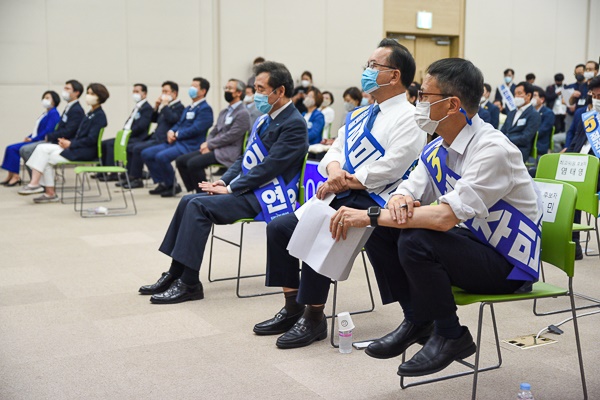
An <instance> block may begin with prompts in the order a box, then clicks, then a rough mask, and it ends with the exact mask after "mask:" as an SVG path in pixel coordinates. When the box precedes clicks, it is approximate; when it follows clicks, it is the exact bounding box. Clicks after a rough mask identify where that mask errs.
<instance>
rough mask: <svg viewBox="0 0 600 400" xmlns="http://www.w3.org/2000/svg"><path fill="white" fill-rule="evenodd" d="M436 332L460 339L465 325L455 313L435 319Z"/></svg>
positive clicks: (448, 337)
mask: <svg viewBox="0 0 600 400" xmlns="http://www.w3.org/2000/svg"><path fill="white" fill-rule="evenodd" d="M435 333H436V334H438V335H440V336H442V337H445V338H447V339H458V338H459V337H460V336H461V335H462V334H463V327H462V326H460V323H459V322H458V316H457V315H456V314H453V315H451V316H449V317H446V318H442V319H436V320H435Z"/></svg>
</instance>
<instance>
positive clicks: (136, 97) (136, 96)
mask: <svg viewBox="0 0 600 400" xmlns="http://www.w3.org/2000/svg"><path fill="white" fill-rule="evenodd" d="M131 98H132V99H133V101H135V102H136V103H139V102H140V101H142V95H141V94H139V93H134V94H132V95H131Z"/></svg>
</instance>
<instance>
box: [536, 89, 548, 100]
mask: <svg viewBox="0 0 600 400" xmlns="http://www.w3.org/2000/svg"><path fill="white" fill-rule="evenodd" d="M533 92H534V93H537V94H538V96H539V97H541V98H543V99H544V101H546V91H545V90H544V89H542V88H541V87H539V86H534V87H533Z"/></svg>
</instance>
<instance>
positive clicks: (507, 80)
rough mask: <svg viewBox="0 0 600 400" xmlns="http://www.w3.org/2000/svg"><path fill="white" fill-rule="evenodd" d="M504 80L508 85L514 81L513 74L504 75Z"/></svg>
mask: <svg viewBox="0 0 600 400" xmlns="http://www.w3.org/2000/svg"><path fill="white" fill-rule="evenodd" d="M504 82H506V84H507V85H508V84H509V83H511V82H512V76H505V77H504Z"/></svg>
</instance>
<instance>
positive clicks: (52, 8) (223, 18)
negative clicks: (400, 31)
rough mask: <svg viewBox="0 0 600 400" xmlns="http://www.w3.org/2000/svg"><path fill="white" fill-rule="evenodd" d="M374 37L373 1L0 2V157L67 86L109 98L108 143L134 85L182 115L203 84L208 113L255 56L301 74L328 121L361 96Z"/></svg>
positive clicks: (379, 14) (379, 18)
mask: <svg viewBox="0 0 600 400" xmlns="http://www.w3.org/2000/svg"><path fill="white" fill-rule="evenodd" d="M365 22H368V23H365ZM382 32H383V1H382V0H377V1H374V2H373V3H372V4H370V5H369V7H364V2H363V1H360V0H326V1H323V0H305V1H303V2H298V1H294V0H220V1H219V0H176V1H165V0H102V1H94V0H25V1H4V0H0V93H2V95H0V121H1V123H0V149H3V148H4V147H5V146H6V145H7V144H10V143H14V142H16V141H20V140H22V138H23V137H24V136H26V135H27V134H28V133H29V132H30V130H31V129H32V128H33V124H34V121H35V119H36V117H37V116H38V115H39V114H40V112H41V111H42V108H41V106H40V100H41V94H42V93H43V91H45V90H47V89H52V90H55V91H57V92H58V93H60V91H61V89H62V86H63V84H64V82H65V81H66V80H68V79H71V78H75V79H78V80H79V81H81V82H82V83H83V84H84V85H87V84H89V83H91V82H100V83H103V84H105V85H106V86H107V87H108V89H109V91H110V95H111V96H110V98H109V99H108V101H107V102H106V104H105V106H104V109H105V111H106V113H107V117H108V121H109V126H108V128H107V131H106V134H105V136H106V137H111V136H113V135H114V134H115V132H116V131H117V130H118V129H119V128H120V127H121V126H122V124H123V123H124V121H125V119H126V117H127V116H128V114H129V112H130V110H131V108H132V107H133V102H132V100H131V86H132V84H133V83H135V82H142V83H145V84H147V85H148V87H149V98H150V99H151V100H152V101H153V100H154V99H156V97H157V96H158V95H159V93H160V84H161V83H162V82H163V81H164V80H167V79H170V80H174V81H175V82H177V83H179V85H180V91H181V98H182V99H183V100H184V103H185V104H189V97H188V96H187V88H188V86H189V84H190V82H191V79H192V78H193V77H194V76H202V77H205V78H207V79H208V80H209V81H210V83H211V90H210V92H209V96H208V101H209V103H210V104H211V105H212V106H213V109H214V110H215V112H218V110H220V109H221V108H222V107H224V105H225V101H224V100H223V98H222V97H223V93H222V89H221V88H222V87H223V86H224V85H225V83H226V81H227V80H228V79H229V78H239V79H242V80H244V81H245V80H247V78H248V77H249V76H250V75H251V63H252V60H253V59H254V58H255V57H257V56H263V57H265V58H267V59H270V60H275V61H279V62H283V63H284V64H286V65H287V67H288V68H289V69H290V71H291V73H292V75H293V76H294V79H297V80H299V78H300V76H299V75H300V73H301V72H302V71H303V70H310V71H311V72H312V73H313V77H314V82H315V85H316V86H318V87H319V88H320V89H322V90H330V91H332V92H333V94H334V96H335V97H336V104H335V105H334V107H336V109H337V111H338V117H337V118H336V119H338V120H339V119H340V118H341V112H342V106H343V104H342V103H343V101H342V98H341V94H342V92H343V91H344V89H346V88H347V87H349V86H353V85H354V86H360V75H361V73H362V69H361V66H362V65H363V64H364V63H365V61H366V60H367V58H368V56H369V55H370V54H371V52H372V51H373V50H374V48H375V47H376V45H377V43H378V41H379V40H380V39H381V35H382ZM63 106H64V103H63V104H62V105H61V106H60V109H61V110H62V107H63Z"/></svg>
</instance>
